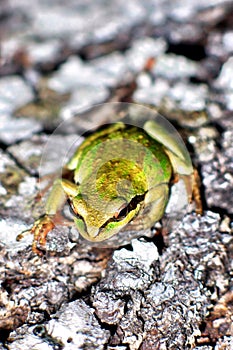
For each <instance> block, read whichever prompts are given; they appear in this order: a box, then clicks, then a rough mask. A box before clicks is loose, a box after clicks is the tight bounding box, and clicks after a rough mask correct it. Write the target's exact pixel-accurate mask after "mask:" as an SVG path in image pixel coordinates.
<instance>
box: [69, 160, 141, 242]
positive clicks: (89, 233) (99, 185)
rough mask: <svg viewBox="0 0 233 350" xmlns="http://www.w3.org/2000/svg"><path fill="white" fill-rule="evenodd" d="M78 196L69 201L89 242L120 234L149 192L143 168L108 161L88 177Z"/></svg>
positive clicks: (77, 224) (117, 161) (125, 162)
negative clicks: (93, 174)
mask: <svg viewBox="0 0 233 350" xmlns="http://www.w3.org/2000/svg"><path fill="white" fill-rule="evenodd" d="M79 191H80V192H79V193H78V194H77V195H76V196H75V197H73V198H69V203H70V206H71V208H72V211H73V212H74V214H75V218H74V221H75V223H76V226H77V227H78V229H79V231H80V233H81V235H82V236H83V237H84V238H86V239H87V240H89V241H94V242H98V241H103V240H105V239H107V238H109V237H111V236H113V235H114V234H116V233H118V232H119V231H120V230H121V229H122V228H123V227H124V226H126V225H127V224H128V223H129V222H130V221H131V220H132V219H133V218H134V217H135V216H136V215H137V213H138V212H139V210H140V209H141V207H142V206H143V203H144V197H145V194H146V192H147V182H146V178H145V174H144V173H143V171H142V169H140V167H139V166H137V165H136V164H135V162H131V164H130V161H129V160H124V159H120V160H119V159H117V160H111V161H109V162H106V163H105V164H104V165H103V167H101V169H99V171H98V173H97V174H95V178H93V176H90V177H87V178H86V179H85V180H84V181H83V183H82V185H81V186H79Z"/></svg>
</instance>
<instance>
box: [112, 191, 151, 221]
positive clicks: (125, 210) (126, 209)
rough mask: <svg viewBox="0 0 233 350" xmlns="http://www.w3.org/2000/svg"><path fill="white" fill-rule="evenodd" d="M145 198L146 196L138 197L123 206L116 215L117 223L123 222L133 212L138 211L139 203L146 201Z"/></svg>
mask: <svg viewBox="0 0 233 350" xmlns="http://www.w3.org/2000/svg"><path fill="white" fill-rule="evenodd" d="M144 198H145V194H143V195H137V196H135V197H134V198H132V199H131V201H130V202H129V203H128V204H127V203H124V204H122V206H121V207H120V208H119V209H118V211H117V212H116V213H115V214H114V219H115V220H116V221H121V220H123V219H124V218H125V217H126V216H127V215H128V214H129V213H130V212H131V211H132V210H135V209H136V207H137V205H138V204H139V203H141V202H143V201H144Z"/></svg>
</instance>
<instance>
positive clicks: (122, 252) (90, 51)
mask: <svg viewBox="0 0 233 350" xmlns="http://www.w3.org/2000/svg"><path fill="white" fill-rule="evenodd" d="M232 10H233V3H232V1H227V0H226V1H224V0H211V1H209V0H208V1H207V0H203V1H201V2H200V1H197V0H190V1H183V0H182V1H181V0H176V1H172V2H171V1H169V0H146V1H143V2H142V1H137V0H128V1H127V2H125V1H121V0H113V1H111V2H108V1H104V0H97V1H95V2H94V1H90V0H88V1H85V2H82V1H77V0H76V1H72V0H68V1H66V3H65V5H64V2H62V1H59V0H57V1H53V2H52V3H51V2H49V1H46V0H43V1H37V0H35V1H33V3H30V2H28V1H25V0H18V1H15V0H11V1H10V0H9V1H7V0H1V2H0V36H1V56H0V75H1V77H0V155H1V157H0V194H1V196H0V237H1V243H0V248H1V249H0V261H1V264H0V280H1V291H0V306H1V308H0V340H1V344H0V349H8V350H19V349H38V350H39V349H58V350H60V349H88V350H91V349H107V350H113V349H116V350H127V349H130V350H134V349H135V350H136V349H140V350H147V349H148V350H149V349H160V350H165V349H169V350H170V349H174V350H175V349H176V350H177V349H195V350H210V349H215V350H217V349H218V350H220V349H221V350H222V349H233V328H232V318H233V307H232V305H233V303H232V301H233V282H232V274H233V265H232V261H233V259H232V258H233V237H232V229H233V225H232V214H233V197H232V184H233V118H232V114H233V79H232V77H233V30H232V27H231V24H232V21H233V11H232ZM105 102H110V104H109V105H104V107H101V108H99V109H94V113H93V111H91V110H90V106H94V105H97V104H102V103H105ZM113 102H114V103H115V102H121V103H132V102H134V103H140V104H141V103H142V104H147V105H148V104H149V105H151V106H153V107H155V108H156V110H157V111H159V113H160V114H162V115H164V116H165V117H167V118H168V120H169V121H170V122H172V123H173V125H174V126H175V127H176V128H177V129H178V131H179V133H180V134H181V136H182V137H183V139H184V140H185V142H186V145H187V147H188V149H189V151H190V154H191V157H192V160H193V163H194V165H195V166H196V167H197V169H198V171H199V174H200V178H201V195H202V202H203V207H204V213H203V215H202V216H198V215H196V214H195V212H194V211H193V210H191V211H190V212H187V213H186V215H184V217H183V218H182V221H181V223H180V225H179V226H177V225H174V226H173V227H171V230H170V231H169V232H167V231H166V230H165V229H163V226H161V225H163V223H162V224H159V225H157V226H156V227H155V228H153V229H152V231H150V232H149V233H148V232H147V233H146V232H141V233H140V235H136V236H135V237H133V236H132V238H133V239H132V240H131V241H130V240H129V242H128V244H127V245H126V244H125V242H123V241H122V242H120V243H119V244H118V246H117V247H116V246H113V245H111V243H110V244H109V245H108V246H107V247H105V248H101V247H100V248H99V247H98V246H95V247H93V246H91V245H89V244H85V243H84V242H83V241H80V238H79V236H78V233H77V231H76V230H73V229H72V228H71V229H69V228H68V227H58V228H56V229H55V230H53V231H52V232H51V234H49V236H48V242H47V245H46V252H45V254H44V256H43V257H40V256H37V255H35V254H34V253H33V252H32V250H31V241H32V237H31V236H27V237H25V239H23V240H21V241H20V242H17V241H16V236H17V234H19V233H20V232H21V231H22V230H24V229H26V228H28V227H29V225H30V224H31V223H32V222H33V221H34V220H35V219H36V218H38V216H40V215H41V214H42V213H43V210H44V198H43V199H41V198H40V197H39V196H38V191H39V183H38V179H39V178H40V177H41V176H43V175H46V174H48V173H50V172H53V171H54V170H58V169H59V168H60V167H61V166H62V164H64V161H65V159H67V158H69V157H68V155H69V154H70V153H72V150H73V149H75V148H76V147H77V145H78V144H79V143H80V142H81V141H82V140H83V132H84V131H85V130H89V129H91V128H93V127H95V126H97V125H99V124H102V123H105V122H108V121H109V118H110V115H112V106H114V107H115V106H116V104H113ZM77 116H78V117H77ZM55 130H56V131H55ZM54 131H55V133H54ZM45 147H46V148H45ZM61 160H62V161H61ZM46 194H47V192H46V193H45V194H44V196H43V197H46ZM165 231H166V232H165ZM139 236H141V237H139Z"/></svg>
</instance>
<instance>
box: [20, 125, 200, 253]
mask: <svg viewBox="0 0 233 350" xmlns="http://www.w3.org/2000/svg"><path fill="white" fill-rule="evenodd" d="M181 178H182V179H183V181H184V183H185V186H186V189H187V196H188V197H189V199H191V197H192V192H193V184H194V170H193V166H192V162H191V159H190V156H189V154H188V152H187V150H186V148H185V146H184V144H183V143H182V142H180V143H179V142H177V140H175V139H174V138H173V137H172V136H171V134H170V133H169V132H168V131H167V130H166V128H164V127H163V126H161V125H160V124H159V123H157V122H156V121H153V120H149V121H147V122H146V123H145V124H144V127H143V128H139V127H137V126H132V125H127V124H124V123H123V122H118V123H115V124H109V125H107V126H104V127H102V128H101V129H100V130H98V131H96V132H95V133H93V134H91V135H89V136H88V137H87V138H86V139H85V141H84V142H83V143H82V144H81V145H80V146H79V147H78V149H77V150H76V152H75V154H74V155H73V157H72V158H71V159H70V161H69V162H68V163H67V164H66V166H65V167H64V169H63V175H62V177H61V178H60V179H57V180H56V181H55V182H54V184H53V187H52V190H51V193H50V195H49V197H48V200H47V204H46V208H45V214H44V215H43V216H42V217H41V218H39V219H38V220H37V221H35V223H34V225H33V227H32V228H31V229H30V230H27V231H24V232H23V233H21V234H20V235H18V239H21V238H22V237H23V235H24V234H25V233H26V232H30V233H33V234H34V241H33V245H32V250H33V251H34V252H35V253H37V254H42V252H41V250H39V249H38V245H39V246H44V245H45V243H46V235H47V233H48V232H49V231H50V230H52V229H53V228H54V227H55V225H56V218H57V215H58V213H59V211H60V210H61V209H62V207H63V206H64V204H65V203H66V202H68V204H69V206H70V208H71V210H72V212H73V219H74V222H75V224H76V226H77V229H78V231H79V232H80V234H81V235H82V236H83V237H84V238H85V239H86V240H88V241H92V242H101V241H104V240H106V239H108V238H110V237H112V236H113V235H116V234H117V233H118V232H119V231H120V230H123V229H124V228H125V227H126V226H127V227H128V226H129V227H130V225H131V226H132V227H134V228H135V227H136V228H137V229H140V230H141V229H145V228H149V227H151V226H152V225H153V224H154V223H155V222H156V221H158V220H160V219H161V218H162V216H163V215H164V211H165V208H166V205H167V203H168V199H169V189H170V186H171V185H172V183H174V182H176V181H179V180H180V179H181Z"/></svg>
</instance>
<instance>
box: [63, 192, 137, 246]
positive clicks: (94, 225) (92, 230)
mask: <svg viewBox="0 0 233 350" xmlns="http://www.w3.org/2000/svg"><path fill="white" fill-rule="evenodd" d="M142 200H143V196H135V197H134V198H132V200H131V201H130V203H127V202H126V201H125V200H124V199H123V198H120V197H119V198H115V199H112V200H111V202H109V203H107V205H106V208H105V210H101V211H100V210H98V209H96V208H94V207H92V206H89V204H88V202H87V201H85V200H84V199H81V198H79V196H77V197H76V198H74V199H73V201H72V202H71V201H70V205H71V207H72V211H73V212H74V214H75V217H74V221H75V224H76V226H77V228H78V230H79V232H80V233H81V235H82V236H83V237H84V238H86V239H87V240H89V241H93V242H100V241H103V240H105V239H107V238H109V237H111V236H113V235H114V234H116V233H118V232H119V231H120V230H121V229H122V228H123V227H124V226H126V225H127V224H128V223H129V222H130V221H131V220H132V219H133V218H134V217H135V216H136V215H137V213H138V212H139V210H140V208H141V205H142Z"/></svg>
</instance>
